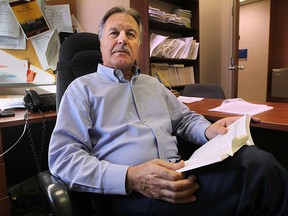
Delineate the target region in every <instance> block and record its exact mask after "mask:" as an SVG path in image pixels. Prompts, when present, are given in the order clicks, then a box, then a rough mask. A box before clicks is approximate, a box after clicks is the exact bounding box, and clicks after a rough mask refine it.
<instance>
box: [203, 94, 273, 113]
mask: <svg viewBox="0 0 288 216" xmlns="http://www.w3.org/2000/svg"><path fill="white" fill-rule="evenodd" d="M271 109H273V107H272V106H268V105H266V104H254V103H249V102H247V101H245V100H243V99H242V98H232V99H226V100H224V101H223V102H222V104H221V105H220V106H218V107H215V108H213V109H210V110H209V111H215V112H224V113H231V114H238V115H245V114H250V115H256V114H258V113H262V112H265V111H268V110H271Z"/></svg>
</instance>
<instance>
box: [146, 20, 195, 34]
mask: <svg viewBox="0 0 288 216" xmlns="http://www.w3.org/2000/svg"><path fill="white" fill-rule="evenodd" d="M149 28H150V29H153V30H162V31H166V32H173V33H174V32H177V33H180V34H191V33H193V32H198V30H196V29H191V28H187V27H186V26H180V25H176V24H172V23H164V22H159V21H156V20H152V19H149Z"/></svg>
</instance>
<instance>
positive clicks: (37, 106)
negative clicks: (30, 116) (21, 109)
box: [23, 89, 56, 113]
mask: <svg viewBox="0 0 288 216" xmlns="http://www.w3.org/2000/svg"><path fill="white" fill-rule="evenodd" d="M23 100H24V105H25V107H26V109H28V110H29V111H30V112H33V113H35V112H39V111H48V110H56V94H55V93H48V94H38V93H37V92H36V91H35V90H33V89H26V95H25V97H24V99H23Z"/></svg>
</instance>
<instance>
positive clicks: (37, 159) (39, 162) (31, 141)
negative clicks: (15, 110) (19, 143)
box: [25, 110, 46, 173]
mask: <svg viewBox="0 0 288 216" xmlns="http://www.w3.org/2000/svg"><path fill="white" fill-rule="evenodd" d="M39 113H40V115H41V116H42V134H41V142H40V151H39V157H38V155H37V151H36V148H35V144H34V139H33V136H32V133H31V128H30V125H29V121H28V120H29V112H28V111H27V110H26V112H25V125H26V126H27V134H28V140H29V144H30V148H31V151H32V156H33V159H34V162H35V165H36V169H37V172H38V173H40V172H41V171H42V163H43V152H44V146H45V137H46V119H45V116H44V115H43V112H42V111H41V110H39Z"/></svg>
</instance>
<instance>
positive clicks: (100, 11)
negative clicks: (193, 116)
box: [77, 0, 130, 33]
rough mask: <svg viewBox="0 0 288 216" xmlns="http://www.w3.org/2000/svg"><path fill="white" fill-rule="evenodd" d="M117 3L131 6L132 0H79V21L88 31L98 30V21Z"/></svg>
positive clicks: (95, 31) (94, 31)
mask: <svg viewBox="0 0 288 216" xmlns="http://www.w3.org/2000/svg"><path fill="white" fill-rule="evenodd" d="M116 5H122V6H124V7H129V5H130V1H128V0H106V1H103V0H85V1H83V0H82V1H80V0H78V1H77V8H78V14H77V17H78V21H79V23H80V25H81V26H82V28H83V29H84V31H87V32H93V33H97V32H98V23H99V21H100V19H101V18H102V16H103V15H104V14H105V12H106V11H108V10H109V9H110V8H111V7H113V6H116Z"/></svg>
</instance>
